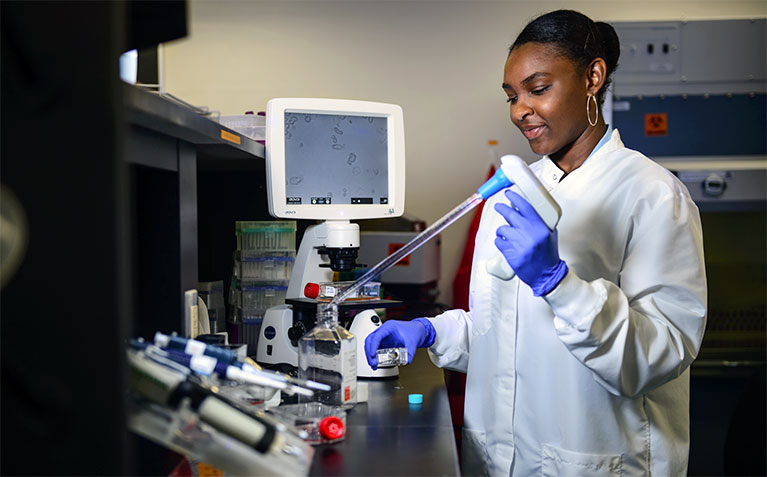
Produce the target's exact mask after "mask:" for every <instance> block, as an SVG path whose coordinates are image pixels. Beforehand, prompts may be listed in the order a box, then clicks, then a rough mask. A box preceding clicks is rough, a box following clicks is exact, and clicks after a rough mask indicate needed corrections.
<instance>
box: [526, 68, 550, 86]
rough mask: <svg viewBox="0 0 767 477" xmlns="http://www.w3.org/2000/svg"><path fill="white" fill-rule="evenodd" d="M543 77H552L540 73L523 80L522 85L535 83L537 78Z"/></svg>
mask: <svg viewBox="0 0 767 477" xmlns="http://www.w3.org/2000/svg"><path fill="white" fill-rule="evenodd" d="M541 76H550V75H549V74H548V73H543V72H541V71H539V72H536V73H533V74H531V75H530V76H528V77H527V78H525V79H523V80H522V83H521V84H527V83H529V82H531V81H533V80H534V79H536V78H540V77H541Z"/></svg>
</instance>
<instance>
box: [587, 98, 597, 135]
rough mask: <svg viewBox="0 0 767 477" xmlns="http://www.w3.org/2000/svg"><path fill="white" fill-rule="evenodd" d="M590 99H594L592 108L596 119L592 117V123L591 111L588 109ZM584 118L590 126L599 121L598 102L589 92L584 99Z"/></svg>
mask: <svg viewBox="0 0 767 477" xmlns="http://www.w3.org/2000/svg"><path fill="white" fill-rule="evenodd" d="M592 99H593V100H594V109H596V111H597V117H596V119H594V122H593V123H592V122H591V111H590V109H591V108H590V106H591V100H592ZM586 119H588V120H589V125H590V126H591V127H592V128H593V127H594V126H596V125H597V121H599V103H597V97H596V96H594V95H593V94H590V95H589V98H588V99H587V100H586Z"/></svg>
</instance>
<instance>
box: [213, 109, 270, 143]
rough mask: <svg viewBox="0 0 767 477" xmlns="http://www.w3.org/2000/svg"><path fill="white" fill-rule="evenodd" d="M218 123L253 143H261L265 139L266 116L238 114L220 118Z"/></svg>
mask: <svg viewBox="0 0 767 477" xmlns="http://www.w3.org/2000/svg"><path fill="white" fill-rule="evenodd" d="M218 122H219V123H221V124H223V125H224V126H226V127H228V128H229V129H233V130H234V131H237V132H238V133H240V134H242V135H243V136H247V137H249V138H251V139H253V140H254V141H263V140H265V137H266V116H261V115H258V114H239V115H236V116H221V117H220V118H218Z"/></svg>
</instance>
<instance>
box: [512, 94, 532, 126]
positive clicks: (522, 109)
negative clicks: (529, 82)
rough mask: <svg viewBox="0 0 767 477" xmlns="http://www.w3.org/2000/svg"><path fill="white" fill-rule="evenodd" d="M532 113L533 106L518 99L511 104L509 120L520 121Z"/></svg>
mask: <svg viewBox="0 0 767 477" xmlns="http://www.w3.org/2000/svg"><path fill="white" fill-rule="evenodd" d="M531 114H533V108H531V107H530V105H529V104H527V102H525V101H522V99H518V100H517V102H516V104H512V105H511V120H512V121H515V122H522V121H524V120H525V118H526V117H527V116H529V115H531Z"/></svg>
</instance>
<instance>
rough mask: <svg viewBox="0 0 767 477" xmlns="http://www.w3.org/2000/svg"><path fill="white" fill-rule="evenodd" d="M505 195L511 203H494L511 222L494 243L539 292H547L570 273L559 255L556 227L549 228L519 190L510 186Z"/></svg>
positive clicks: (497, 235)
mask: <svg viewBox="0 0 767 477" xmlns="http://www.w3.org/2000/svg"><path fill="white" fill-rule="evenodd" d="M506 198H507V199H509V201H510V202H511V206H508V205H506V204H496V205H495V210H496V211H498V213H499V214H501V215H502V216H503V218H504V219H506V222H508V224H509V225H502V226H500V227H498V230H496V232H495V233H496V239H495V246H496V247H498V250H500V251H501V253H502V254H503V256H504V257H505V258H506V261H507V262H508V263H509V265H510V266H511V268H512V269H513V270H514V272H516V274H517V275H518V276H519V278H520V279H521V280H522V281H523V282H525V283H527V284H528V285H530V288H532V289H533V293H534V294H535V295H536V296H541V295H545V294H547V293H549V292H550V291H551V290H553V289H554V287H556V286H557V285H558V284H559V282H560V281H561V280H562V278H564V277H565V275H567V265H566V264H565V262H564V260H562V259H561V258H559V251H558V249H557V231H556V230H554V231H551V230H549V228H548V227H547V226H546V224H545V223H544V222H543V220H541V218H540V216H539V215H538V213H537V212H536V211H535V209H534V208H533V206H531V205H530V203H529V202H527V201H526V200H525V199H523V198H522V196H520V195H519V194H517V193H515V192H512V191H510V190H507V191H506Z"/></svg>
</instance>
